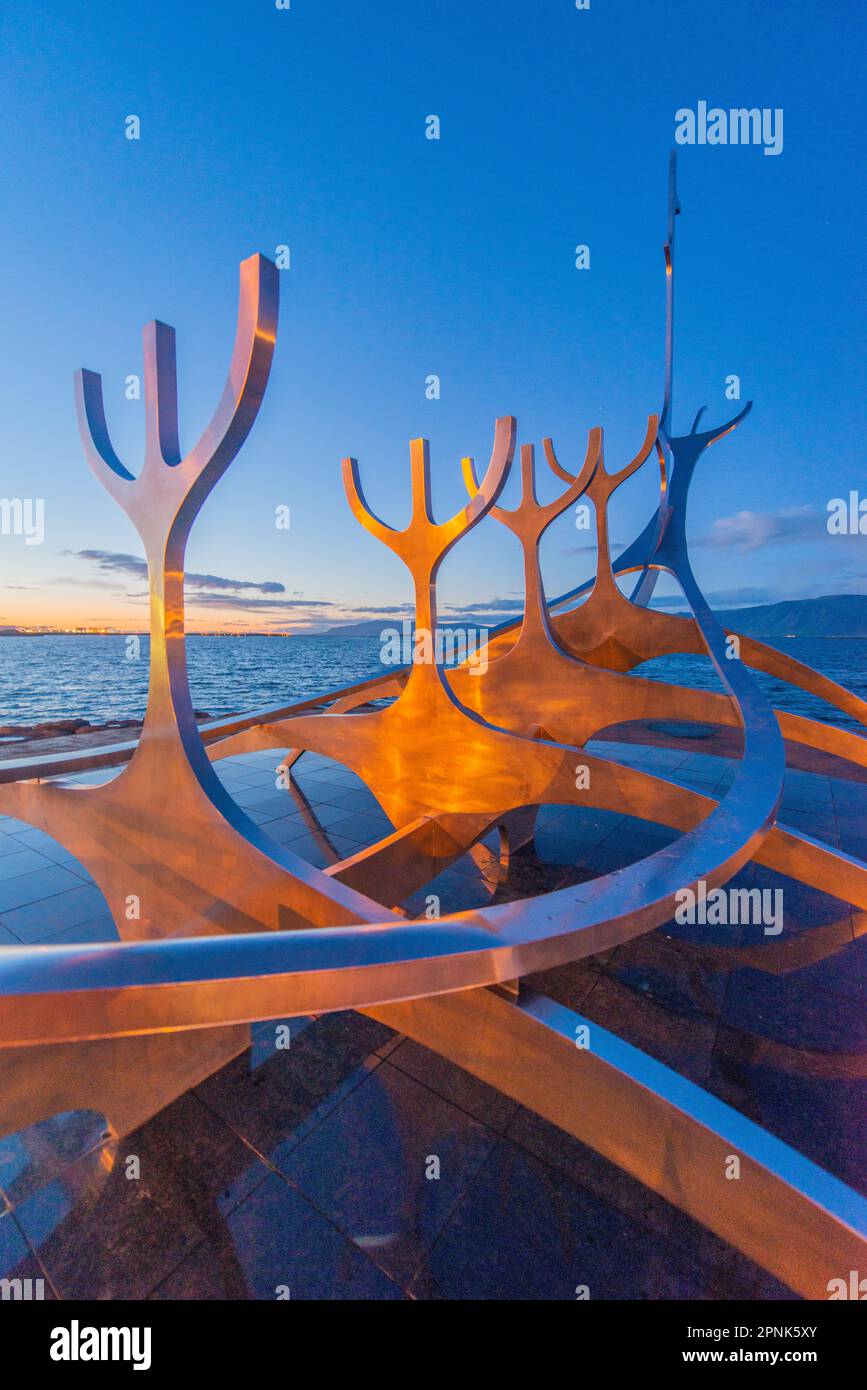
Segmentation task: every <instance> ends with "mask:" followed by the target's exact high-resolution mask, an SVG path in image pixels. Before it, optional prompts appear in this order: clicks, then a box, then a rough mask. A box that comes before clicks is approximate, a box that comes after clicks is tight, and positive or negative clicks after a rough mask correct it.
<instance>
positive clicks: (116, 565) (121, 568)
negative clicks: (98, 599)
mask: <svg viewBox="0 0 867 1390" xmlns="http://www.w3.org/2000/svg"><path fill="white" fill-rule="evenodd" d="M62 553H63V554H64V555H75V556H76V557H77V559H79V560H88V561H90V563H91V564H94V565H96V566H97V567H98V568H99V569H101V570H108V571H110V572H111V573H116V574H129V575H132V576H133V578H135V579H147V573H148V567H147V564H146V562H145V561H144V560H142V559H140V558H139V556H138V555H126V554H124V553H123V551H118V550H72V551H70V550H65V551H63V552H62ZM186 584H187V587H188V588H192V589H204V590H208V591H211V590H213V591H216V592H226V593H236V594H237V593H243V592H244V591H246V590H248V589H252V590H254V591H255V592H257V593H260V594H285V593H286V585H285V584H280V583H278V582H277V580H274V579H228V578H226V577H225V575H221V574H194V573H191V572H189V571H188V572H187V575H186Z"/></svg>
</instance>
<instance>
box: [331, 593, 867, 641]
mask: <svg viewBox="0 0 867 1390" xmlns="http://www.w3.org/2000/svg"><path fill="white" fill-rule="evenodd" d="M714 612H715V615H716V617H717V619H718V620H719V622H720V623H721V624H722V626H723V627H727V628H733V629H734V630H735V631H737V632H742V633H743V634H744V635H745V636H746V637H757V638H761V639H762V640H768V641H772V640H773V639H774V638H775V637H777V638H779V637H864V638H867V594H826V595H825V596H824V597H822V598H802V599H786V600H784V601H783V602H782V603H760V604H756V606H755V607H753V608H722V609H715V610H714ZM503 621H504V618H503V615H502V614H499V615H498V616H496V617H494V616H492V615H490V614H488V615H487V616H486V615H485V614H479V615H478V616H472V617H467V618H466V619H465V620H464V622H463V623H453V622H446V623H442V624H441V627H443V628H465V627H475V628H478V627H489V628H490V627H496V625H497V624H498V623H501V622H503ZM400 625H401V619H399V618H389V619H384V618H371V619H369V620H368V621H366V622H363V623H351V624H349V625H348V626H347V627H330V628H328V629H327V630H326V631H324V632H321V633H316V634H315V635H316V636H318V637H378V636H379V635H380V633H381V632H382V630H383V628H386V627H396V628H398V630H400ZM313 635H314V634H312V633H311V636H313Z"/></svg>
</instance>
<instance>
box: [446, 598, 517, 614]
mask: <svg viewBox="0 0 867 1390" xmlns="http://www.w3.org/2000/svg"><path fill="white" fill-rule="evenodd" d="M440 607H441V608H442V609H443V610H445V609H446V608H448V610H449V611H450V612H452V613H472V614H476V613H523V611H524V600H523V597H521V598H490V599H487V600H486V601H485V602H484V603H463V604H460V605H454V604H441V605H440Z"/></svg>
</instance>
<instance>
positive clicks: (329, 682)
mask: <svg viewBox="0 0 867 1390" xmlns="http://www.w3.org/2000/svg"><path fill="white" fill-rule="evenodd" d="M777 645H778V646H779V648H780V650H781V651H785V652H787V653H788V654H789V655H791V656H793V657H795V658H797V659H798V660H799V661H803V662H805V663H806V664H808V665H811V666H814V667H815V668H816V669H817V670H818V671H821V672H822V673H823V674H824V675H826V676H829V677H830V678H831V679H832V680H835V681H837V682H838V683H839V684H841V685H845V686H847V687H848V688H849V689H850V690H852V691H854V692H855V694H857V695H860V696H861V697H862V698H864V699H867V640H856V641H853V640H848V639H847V640H846V641H842V640H840V641H829V640H808V639H805V638H790V639H786V640H785V641H780V642H779V643H778V644H777ZM148 656H149V650H148V639H147V638H146V637H145V638H143V639H142V641H141V654H140V657H139V658H138V659H137V660H130V659H128V657H127V641H126V638H125V637H123V636H105V637H101V636H84V635H82V636H68V637H66V636H64V637H59V636H50V637H2V638H0V724H13V725H22V724H39V723H41V722H43V721H45V720H50V719H70V718H82V719H88V720H90V722H91V723H93V724H101V723H104V722H106V721H107V720H110V719H135V718H140V717H141V716H142V715H143V714H144V709H145V703H146V699H147V683H148ZM187 663H188V668H189V674H190V688H191V690H192V695H193V701H194V703H195V706H196V709H198V710H203V711H207V713H209V714H211V715H214V716H216V715H223V714H235V713H240V712H243V711H245V710H251V709H257V708H262V707H276V706H280V705H288V704H291V703H292V702H293V701H294V700H301V699H305V698H307V697H309V696H312V695H318V694H322V693H324V692H326V691H329V690H336V689H339V688H340V687H341V686H344V685H351V684H352V683H353V682H355V681H359V680H362V679H364V678H365V677H366V676H371V675H376V674H379V673H384V672H385V671H386V670H387V669H390V668H387V667H384V666H382V665H381V663H380V642H379V638H378V637H340V636H328V637H289V638H281V637H196V636H191V637H190V638H189V639H188V641H187ZM638 670H639V672H640V673H641V674H642V675H646V676H650V677H653V678H655V679H660V680H670V681H675V682H677V683H678V684H682V685H692V686H695V687H697V688H699V689H708V690H720V689H722V687H721V685H720V683H719V680H718V678H717V676H716V673H715V672H714V670H713V668H712V666H711V664H710V662H709V661H708V660H707V659H705V658H702V657H694V656H671V657H661V658H657V659H656V660H655V661H652V662H648V663H646V664H645V665H644V666H643V667H640V668H638ZM757 679H758V682H759V684H760V686H761V687H762V689H763V690H764V691H765V693H766V695H767V696H768V697H769V698H770V699H771V700H772V701H773V703H774V704H775V705H776V706H777V707H778V708H780V709H784V710H788V711H790V712H792V713H796V714H804V715H808V716H811V717H813V718H824V719H827V720H829V721H830V722H833V723H835V724H837V725H839V726H840V727H842V728H849V729H855V730H857V729H859V728H860V727H861V726H859V725H858V724H857V723H856V722H855V721H854V720H852V719H851V718H850V717H849V716H847V715H845V714H841V713H839V712H838V711H836V710H834V709H833V708H832V707H831V706H829V705H826V704H825V702H824V701H822V700H817V699H816V698H814V697H813V696H810V695H805V694H803V693H802V692H801V691H798V690H793V689H792V688H791V687H790V686H788V685H786V684H784V683H782V682H779V681H775V680H772V679H770V678H769V677H766V676H763V675H761V674H760V673H758V674H757Z"/></svg>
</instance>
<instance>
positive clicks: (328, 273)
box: [0, 0, 867, 631]
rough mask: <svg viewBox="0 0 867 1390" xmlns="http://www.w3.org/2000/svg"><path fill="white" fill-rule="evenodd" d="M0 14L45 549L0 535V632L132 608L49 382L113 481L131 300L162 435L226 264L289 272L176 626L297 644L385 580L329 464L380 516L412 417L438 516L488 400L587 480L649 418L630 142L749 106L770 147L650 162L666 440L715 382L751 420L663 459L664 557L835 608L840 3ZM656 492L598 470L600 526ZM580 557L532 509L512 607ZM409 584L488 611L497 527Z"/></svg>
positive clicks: (365, 601) (651, 389)
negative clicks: (776, 126) (277, 636)
mask: <svg viewBox="0 0 867 1390" xmlns="http://www.w3.org/2000/svg"><path fill="white" fill-rule="evenodd" d="M15 10H16V12H15V13H11V7H6V15H5V16H4V18H3V19H2V21H0V45H2V52H3V55H4V62H3V76H2V79H0V83H2V117H0V130H2V153H3V168H4V170H5V180H4V191H5V211H4V217H3V219H2V222H0V248H2V265H3V266H4V269H5V276H4V294H3V334H4V338H5V340H6V350H5V351H4V353H3V371H2V375H0V393H2V421H3V431H2V452H0V498H7V499H15V498H22V499H27V498H31V499H37V498H41V499H44V508H45V537H44V541H43V543H42V544H41V545H26V544H25V541H24V538H23V537H22V536H20V535H14V534H11V535H7V534H0V625H2V624H4V623H24V624H57V625H61V626H63V625H73V624H75V625H79V624H80V625H85V624H86V625H99V624H111V625H114V626H117V627H120V628H131V629H141V628H143V627H145V626H146V622H147V610H146V605H145V603H144V592H145V580H144V576H143V574H142V566H141V551H140V548H139V545H138V542H137V538H136V536H135V533H134V532H133V530H132V528H131V526H130V525H129V523H128V522H127V520H126V518H125V517H124V516H123V515H122V514H121V513H120V512H119V510H118V508H117V507H116V506H115V504H114V503H113V502H112V501H111V499H110V498H109V497H108V495H107V494H105V493H104V492H103V491H102V489H101V488H100V486H99V484H98V483H97V482H96V480H95V479H94V478H93V477H92V476H91V474H90V472H89V470H88V468H87V466H86V464H85V462H84V458H83V455H82V453H81V449H80V445H79V441H78V433H77V427H76V423H75V413H74V406H73V394H72V376H73V372H74V371H75V369H76V368H77V367H80V366H86V367H90V368H92V369H94V370H96V371H100V372H101V373H102V375H103V384H104V390H105V399H106V413H107V417H108V423H109V428H110V430H111V433H112V436H113V440H114V445H115V448H116V450H117V452H118V453H119V455H120V457H121V458H122V459H123V460H124V462H125V463H126V464H127V466H129V467H130V468H131V469H132V470H133V471H137V470H138V467H139V465H140V460H141V455H142V449H143V442H144V416H143V404H142V402H141V401H136V400H128V399H126V396H125V381H126V378H127V377H128V376H129V375H130V374H134V373H138V374H140V373H141V329H142V327H143V325H144V324H145V322H146V321H147V320H148V319H151V318H155V317H158V318H161V319H163V320H164V321H166V322H168V323H171V324H173V325H174V326H175V328H176V329H177V333H178V376H179V396H180V417H181V430H182V433H181V442H182V445H184V444H186V445H187V446H190V445H192V443H194V442H195V440H196V438H197V437H198V434H199V432H200V430H201V429H202V427H203V426H204V424H205V423H206V421H207V420H208V418H209V417H210V414H211V412H212V410H213V408H214V405H215V404H216V401H217V399H218V397H219V394H220V392H221V390H222V385H223V380H224V376H225V372H226V368H227V366H228V360H229V354H230V351H231V344H232V336H233V333H234V326H235V314H236V295H237V265H238V262H239V261H240V260H241V259H242V258H243V257H245V256H247V255H249V254H250V253H251V252H253V251H257V250H258V251H263V252H265V253H266V254H268V255H271V256H273V255H274V253H275V248H276V247H277V246H278V245H282V244H286V245H288V246H289V247H290V250H291V268H290V269H288V270H284V271H282V272H281V313H280V329H279V333H278V342H277V353H276V357H275V363H274V369H273V372H272V377H271V383H270V386H269V389H268V393H267V396H266V399H265V403H264V405H263V408H262V411H261V413H260V416H259V419H258V421H257V423H256V425H255V426H254V429H253V432H252V434H251V436H250V439H249V440H248V442H247V444H246V445H245V447H244V448H243V449H242V451H241V453H240V455H239V457H238V459H237V460H236V461H235V463H234V464H233V466H232V468H231V469H230V470H229V472H228V474H227V475H226V477H225V478H224V479H223V480H222V481H221V482H220V484H219V485H218V487H217V489H216V491H215V492H214V494H213V495H212V496H211V498H210V499H209V501H208V502H207V503H206V506H205V509H204V511H203V513H202V515H201V516H200V517H199V519H198V521H197V522H196V524H195V527H194V529H193V533H192V538H191V541H190V545H189V549H188V554H187V562H188V570H189V572H190V578H189V580H188V585H187V601H188V614H187V616H188V627H189V628H190V629H191V630H198V629H202V628H207V629H213V628H227V629H232V630H277V631H283V630H303V629H306V628H310V627H323V626H329V625H331V624H335V623H338V622H341V621H346V620H358V619H362V618H367V617H371V616H377V615H378V614H379V613H381V612H388V613H389V615H390V614H391V612H393V611H394V610H395V608H399V606H400V605H402V604H405V603H406V602H407V600H408V599H409V596H410V586H409V580H408V576H407V575H406V573H405V572H404V571H403V569H402V566H401V565H400V563H399V561H398V560H397V559H396V558H395V557H394V556H392V555H391V554H390V553H388V552H386V551H385V550H384V549H383V548H382V547H381V546H379V545H378V544H377V542H376V541H375V540H374V539H373V538H372V537H370V536H369V535H367V533H365V532H364V531H362V530H361V528H360V527H358V525H357V523H356V522H355V521H354V520H353V519H352V517H351V515H350V513H349V510H348V507H347V506H346V503H345V500H344V498H343V492H342V487H341V484H340V469H339V460H340V458H341V457H342V456H343V455H344V454H347V453H352V454H354V455H355V456H356V457H357V458H358V459H359V464H360V468H361V474H362V479H363V481H364V486H365V491H366V493H367V497H368V500H369V502H370V503H371V504H372V506H373V507H374V509H375V510H376V511H377V512H378V513H379V514H380V515H382V516H383V517H384V518H385V519H386V520H389V521H390V522H392V523H394V524H403V522H404V520H405V518H406V516H407V514H408V506H409V479H408V471H407V468H408V450H407V443H408V440H409V439H410V438H411V437H413V436H417V435H425V436H427V437H428V438H429V439H430V440H431V457H432V469H433V475H434V500H435V505H436V508H437V510H438V514H439V515H440V516H442V517H444V516H445V515H446V514H447V513H450V512H451V511H453V510H455V509H456V507H457V506H459V505H460V504H461V502H462V501H463V500H464V497H463V494H462V491H461V482H460V473H459V468H458V462H459V459H460V457H461V455H462V454H466V453H469V454H472V455H474V456H475V457H476V459H477V460H479V461H480V462H481V463H482V464H483V463H484V462H485V461H486V458H487V454H488V452H489V449H490V444H491V440H492V436H493V423H494V419H495V417H496V416H497V415H500V414H507V413H511V414H514V415H516V416H517V417H518V439H519V442H535V443H536V446H537V460H538V461H539V463H540V465H541V466H542V467H544V464H543V463H542V459H541V448H540V443H541V439H542V437H543V435H545V434H551V435H553V437H554V440H555V444H556V445H557V446H558V450H559V454H560V458H561V461H562V462H564V463H566V464H577V463H578V462H579V461H580V459H581V458H583V453H584V447H585V441H586V431H587V429H588V427H590V426H591V425H595V424H601V425H603V426H604V427H605V433H606V458H607V461H608V463H609V466H610V467H614V466H616V465H619V464H622V463H624V462H625V461H626V460H627V458H628V457H630V456H631V455H632V453H634V451H635V450H636V449H637V447H638V445H639V443H640V442H641V439H642V437H643V433H644V427H645V422H646V417H647V414H648V413H649V412H650V411H653V410H656V409H658V407H659V404H660V399H661V392H662V346H663V293H664V284H663V274H662V264H663V262H662V242H663V240H664V232H665V215H666V196H667V187H666V179H667V158H668V151H669V149H670V147H671V146H672V144H673V137H674V128H675V113H676V112H677V111H678V110H679V109H681V108H686V107H689V108H692V109H695V108H696V107H697V104H698V102H699V101H706V102H707V103H708V106H709V107H722V108H729V107H759V108H765V107H767V108H782V110H783V113H784V147H783V150H782V153H780V154H779V155H777V156H767V155H765V154H764V153H763V151H762V149H761V147H757V146H710V145H705V146H698V145H696V146H691V147H684V148H682V149H681V150H680V151H679V187H680V196H681V202H682V206H683V216H682V217H681V218H679V219H678V226H677V237H678V240H677V257H678V261H677V275H678V284H677V289H678V320H677V333H678V337H677V349H678V360H677V371H676V377H675V393H674V403H675V427H676V429H677V430H678V431H679V432H683V431H685V430H686V429H687V428H688V426H689V424H690V423H691V421H692V418H693V416H694V414H695V411H696V410H697V408H698V407H699V406H701V405H704V404H706V405H707V406H708V415H707V420H706V422H707V423H708V424H710V423H712V422H715V421H717V420H720V419H723V418H727V417H728V416H729V415H730V414H732V413H733V412H734V410H735V409H737V408H738V407H737V406H735V405H733V403H732V402H730V401H727V400H726V399H725V395H724V388H725V380H726V377H727V376H729V375H731V374H737V375H738V376H739V377H740V380H741V384H742V397H743V399H746V398H747V397H752V398H753V400H754V402H755V405H754V409H753V413H752V415H751V416H750V418H749V419H748V421H747V422H745V424H744V425H743V426H742V427H741V429H740V430H738V431H737V432H736V433H735V434H734V435H733V436H731V437H730V438H727V439H726V440H725V441H724V442H722V443H720V445H719V446H718V447H716V448H715V449H713V450H711V451H710V453H709V454H707V455H705V458H704V459H703V460H702V463H701V464H700V465H699V472H698V475H697V478H696V481H695V484H694V488H693V492H692V497H691V510H690V514H689V526H688V530H689V536H690V540H691V543H692V554H693V561H694V567H695V570H696V574H697V576H698V579H699V581H700V582H701V583H702V585H703V587H704V589H705V591H706V593H707V594H708V596H709V597H710V599H711V601H712V602H714V603H716V604H718V605H720V604H722V605H726V606H733V605H737V604H741V603H755V602H766V601H772V600H774V599H777V598H783V597H809V596H814V595H820V594H825V593H835V592H867V553H865V549H864V547H865V546H867V540H865V539H864V538H863V537H852V538H849V537H839V536H834V537H832V536H829V535H828V533H827V530H826V517H827V504H828V501H829V499H831V498H833V497H838V496H847V495H848V493H849V491H850V489H853V488H854V489H858V488H863V487H864V486H865V484H864V481H863V480H864V476H865V464H864V450H863V438H864V433H865V418H864V417H865V409H864V400H865V381H864V366H863V364H864V336H863V308H862V307H861V306H860V305H859V302H858V300H859V295H858V290H859V288H860V287H862V286H863V271H864V267H863V258H864V249H863V248H864V242H865V216H864V213H865V192H864V180H863V176H862V175H861V174H860V173H859V169H860V168H861V167H862V166H863V153H862V148H861V139H860V132H861V131H863V129H864V96H863V80H862V79H863V57H864V36H865V27H867V25H865V18H864V10H863V6H862V4H861V3H860V0H827V3H825V4H824V5H822V6H821V7H819V6H816V5H815V4H814V3H812V0H792V2H791V3H788V4H785V5H759V4H757V3H755V0H728V3H726V4H725V5H715V6H714V5H701V4H696V3H695V0H666V3H665V4H660V3H652V0H591V8H590V9H589V10H586V11H584V10H582V11H579V10H576V8H575V5H574V0H498V3H491V0H484V3H483V0H440V3H437V4H432V5H424V6H422V5H418V4H413V3H409V0H365V3H361V2H360V0H292V4H291V9H289V10H285V11H284V10H278V9H277V8H276V6H275V4H274V0H185V3H184V4H183V5H179V4H178V3H177V0H142V3H139V4H136V5H118V4H117V3H116V0H113V2H109V0H106V2H105V3H102V2H101V0H85V3H82V4H77V5H59V6H51V7H49V8H46V7H45V6H42V5H30V6H17V7H15ZM129 115H137V116H138V117H139V119H140V122H141V138H140V139H139V140H137V141H132V140H128V139H126V138H125V133H124V131H125V121H126V118H127V117H128V116H129ZM430 115H437V116H438V117H439V119H440V122H441V138H440V139H439V140H438V141H435V140H428V139H426V138H425V130H426V117H428V116H430ZM578 244H586V245H588V246H589V247H590V268H589V269H587V270H577V269H576V267H575V247H576V245H578ZM862 293H863V291H862ZM432 374H436V375H438V376H439V378H440V381H441V396H440V399H439V400H429V399H426V394H425V393H426V379H427V378H428V377H429V376H430V375H432ZM514 488H515V480H514V479H513V480H512V482H510V484H509V488H508V491H507V493H506V494H505V498H504V500H505V501H506V502H507V503H511V502H512V501H513V499H514ZM558 490H559V485H558V484H556V483H555V482H554V480H553V479H549V478H544V477H543V478H542V479H541V481H540V492H541V493H542V495H543V496H544V497H548V496H551V495H554V494H555V493H556V492H557V491H558ZM655 490H656V485H655V479H654V476H653V472H652V469H651V467H650V466H649V465H648V467H647V468H646V469H645V470H643V471H642V473H641V474H640V475H639V476H638V477H637V478H635V479H633V480H632V481H631V482H630V483H629V484H628V485H627V486H626V487H624V488H623V489H622V490H621V492H620V493H619V494H618V496H617V498H616V500H615V504H614V506H613V508H612V523H611V533H612V537H613V539H614V540H615V541H619V542H620V543H626V542H627V541H628V540H630V539H631V538H632V536H633V534H634V533H635V532H636V531H637V530H638V529H639V528H640V526H642V525H643V523H644V521H645V520H646V517H647V515H648V513H649V511H650V509H651V506H652V504H653V500H654V496H655ZM281 505H286V506H288V507H289V508H290V509H291V528H290V529H289V530H288V531H287V530H280V529H277V527H276V526H275V522H274V518H275V508H277V507H278V506H281ZM586 545H587V534H586V532H578V531H576V530H575V528H574V525H573V524H572V521H571V518H570V516H568V515H567V516H566V517H564V518H561V520H560V521H559V522H558V523H557V524H556V525H555V526H554V527H553V528H552V529H551V531H550V532H549V533H548V536H547V538H546V541H545V546H544V549H543V562H544V570H545V579H546V584H547V587H548V592H549V594H551V595H554V594H556V593H559V592H561V591H562V590H565V589H568V588H571V587H572V586H573V585H574V584H576V583H577V582H579V581H580V580H581V579H583V578H584V577H585V576H586V574H587V573H588V572H589V570H590V569H591V567H592V565H593V554H592V551H588V550H587V548H586ZM658 592H659V593H660V594H663V595H664V594H666V593H667V594H669V595H671V594H673V593H674V589H673V586H669V587H668V588H665V587H664V586H660V590H659V591H658ZM440 597H441V605H442V607H443V609H444V610H445V611H444V616H448V610H449V609H451V610H453V611H455V610H459V609H461V608H465V607H472V609H473V610H474V611H478V612H482V613H499V614H501V615H502V616H507V615H508V614H509V613H510V612H511V611H513V610H514V609H516V608H519V607H520V604H521V571H520V560H519V553H518V548H517V544H516V542H515V541H514V539H513V538H512V537H511V536H510V535H508V534H507V533H506V532H505V531H504V530H503V528H501V527H498V526H497V525H496V524H495V523H494V522H492V521H488V522H486V523H485V524H483V526H482V527H480V528H479V529H478V530H477V531H476V532H475V533H473V535H472V536H470V537H468V538H467V539H466V540H465V541H464V542H462V543H461V544H459V545H458V546H457V547H456V548H455V550H454V551H453V552H452V554H451V555H450V556H449V558H448V560H447V561H446V564H445V566H444V569H443V571H442V576H441V584H440Z"/></svg>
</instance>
